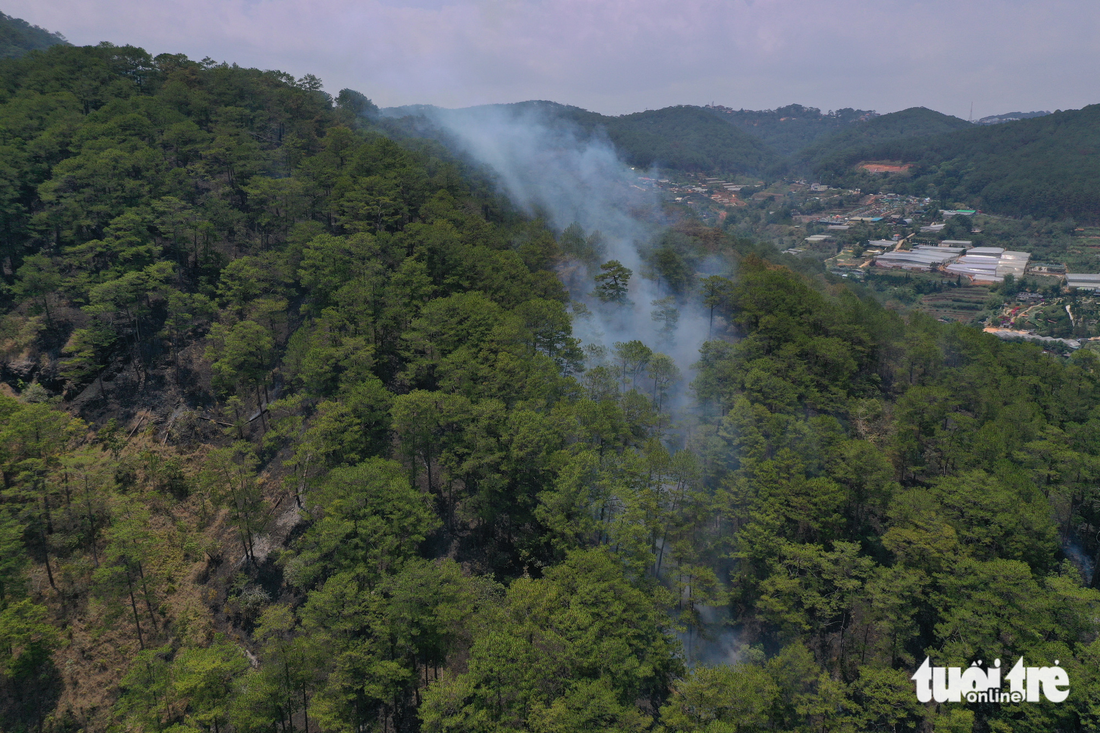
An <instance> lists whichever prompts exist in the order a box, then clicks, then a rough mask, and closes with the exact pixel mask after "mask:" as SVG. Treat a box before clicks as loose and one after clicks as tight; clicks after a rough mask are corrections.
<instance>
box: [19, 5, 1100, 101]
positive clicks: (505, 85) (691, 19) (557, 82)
mask: <svg viewBox="0 0 1100 733" xmlns="http://www.w3.org/2000/svg"><path fill="white" fill-rule="evenodd" d="M0 11H2V12H4V13H6V14H8V15H11V16H14V17H17V18H23V19H24V20H26V21H28V22H30V23H33V24H35V25H39V26H42V27H43V28H46V29H48V30H51V31H57V32H60V33H62V34H63V35H64V36H65V37H66V38H67V39H68V40H69V41H70V42H72V43H75V44H79V45H84V44H95V43H99V42H101V41H109V42H111V43H114V44H117V45H124V44H129V45H135V46H141V47H143V48H145V49H146V50H147V51H149V52H151V53H153V54H154V55H155V54H158V53H183V54H186V55H187V56H189V57H191V58H193V59H202V58H204V57H210V58H212V59H214V60H216V61H226V62H229V63H236V64H239V65H241V66H254V67H259V68H262V69H278V70H281V71H285V72H288V73H290V74H293V75H294V76H296V77H301V76H303V75H305V74H314V75H316V76H317V77H319V78H320V79H321V80H322V81H323V82H324V85H325V90H326V91H328V92H329V93H331V94H333V95H335V94H336V93H337V92H339V90H340V89H343V88H351V89H355V90H357V91H359V92H362V93H363V94H365V95H367V96H368V97H370V98H371V99H372V100H373V101H374V102H375V103H376V104H378V105H379V106H381V107H387V106H398V105H403V104H435V105H439V106H443V107H465V106H471V105H476V104H488V103H501V102H519V101H524V100H529V99H546V100H551V101H555V102H560V103H563V104H572V105H576V106H578V107H583V108H585V109H588V110H592V111H594V112H600V113H603V114H611V115H617V114H625V113H629V112H639V111H643V110H647V109H659V108H662V107H668V106H671V105H676V104H691V105H704V104H710V103H715V104H720V105H725V106H728V107H733V108H735V109H740V108H744V109H774V108H776V107H780V106H783V105H787V104H792V103H797V104H803V105H806V106H810V107H817V108H819V109H821V110H822V111H828V110H831V109H839V108H843V107H854V108H856V109H873V110H876V111H878V112H880V113H887V112H894V111H897V110H901V109H906V108H908V107H929V108H931V109H935V110H938V111H940V112H944V113H946V114H951V115H956V116H958V117H962V118H964V119H966V118H968V117H970V114H971V108H973V116H974V119H977V118H980V117H983V116H987V115H993V114H1001V113H1006V112H1014V111H1021V112H1029V111H1033V110H1050V111H1053V110H1056V109H1078V108H1080V107H1083V106H1085V105H1087V104H1092V103H1096V102H1100V88H1098V87H1100V75H1097V74H1096V70H1097V69H1100V43H1098V42H1097V41H1096V39H1097V38H1098V37H1100V2H1097V0H1043V2H1037V1H1036V0H829V1H828V2H820V1H818V2H814V1H813V0H676V1H675V2H669V1H666V0H601V1H598V2H596V1H591V0H408V1H405V0H0Z"/></svg>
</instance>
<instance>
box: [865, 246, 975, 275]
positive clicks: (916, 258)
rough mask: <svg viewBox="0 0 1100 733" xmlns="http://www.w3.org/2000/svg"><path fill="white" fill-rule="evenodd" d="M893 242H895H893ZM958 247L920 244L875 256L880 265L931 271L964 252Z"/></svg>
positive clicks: (876, 263)
mask: <svg viewBox="0 0 1100 733" xmlns="http://www.w3.org/2000/svg"><path fill="white" fill-rule="evenodd" d="M891 244H893V243H892V242H891ZM962 251H963V250H962V249H961V248H957V247H932V246H928V245H923V244H918V245H917V246H916V247H914V248H913V249H898V250H894V251H893V252H887V253H885V254H881V255H879V256H878V257H876V258H875V265H876V266H878V267H900V268H902V269H904V270H915V271H918V272H929V271H931V270H933V269H937V268H940V267H943V266H944V265H946V264H947V263H949V262H951V261H952V260H954V259H955V258H956V257H958V256H959V255H960V254H961V253H962Z"/></svg>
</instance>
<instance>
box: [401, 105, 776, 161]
mask: <svg viewBox="0 0 1100 733" xmlns="http://www.w3.org/2000/svg"><path fill="white" fill-rule="evenodd" d="M494 110H495V111H499V112H502V113H505V114H507V115H508V116H512V117H522V116H525V115H526V116H527V119H529V120H530V121H531V122H532V123H536V122H538V123H544V124H549V125H565V126H568V127H571V128H574V129H577V130H580V131H582V132H584V133H585V134H589V135H591V134H599V135H603V136H606V138H607V139H609V140H610V141H611V142H612V143H613V144H614V146H615V148H616V150H618V152H619V154H620V155H621V156H622V158H623V159H624V160H625V161H626V162H628V163H629V164H630V165H633V166H640V167H643V168H649V167H651V166H657V167H661V168H669V169H673V170H679V171H685V172H690V173H707V174H710V173H723V174H737V173H749V174H753V175H761V174H763V173H764V172H765V171H766V170H768V169H769V168H771V167H774V166H775V165H776V164H777V163H779V162H780V161H779V158H778V157H777V156H776V154H775V153H774V152H773V151H771V150H770V149H768V147H767V146H766V145H765V144H763V143H761V142H760V141H758V140H757V139H755V138H753V137H752V136H749V135H746V134H744V133H742V132H740V131H738V130H737V129H735V128H733V127H732V126H730V125H728V124H725V123H724V122H723V121H721V120H720V119H718V118H716V117H715V116H714V115H712V114H710V113H709V112H708V111H707V110H704V109H703V108H701V107H690V106H679V107H667V108H665V109H660V110H653V111H649V112H636V113H634V114H629V115H622V116H618V117H615V116H607V115H601V114H598V113H595V112H589V111H587V110H584V109H581V108H579V107H571V106H567V105H561V104H557V103H554V102H536V101H531V102H520V103H516V104H501V105H484V106H480V107H470V108H466V109H457V110H445V109H440V108H436V107H430V106H424V105H421V106H408V107H395V108H390V109H386V110H383V114H384V115H385V116H386V117H391V118H396V119H399V118H401V117H405V116H408V117H411V118H415V117H417V116H420V117H427V118H429V119H439V120H455V121H459V122H461V121H462V120H464V119H467V118H474V117H477V116H478V115H483V114H485V113H486V112H490V113H491V112H493V111H494ZM407 124H411V125H414V126H415V124H416V123H414V122H412V121H411V120H410V121H409V122H408V123H407ZM416 129H417V130H418V131H419V132H422V133H427V134H430V130H428V129H426V128H420V127H418V128H416Z"/></svg>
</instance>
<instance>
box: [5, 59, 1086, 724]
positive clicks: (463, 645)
mask: <svg viewBox="0 0 1100 733" xmlns="http://www.w3.org/2000/svg"><path fill="white" fill-rule="evenodd" d="M375 109H376V108H375V107H374V105H373V103H372V102H371V101H370V99H368V98H367V97H366V96H365V95H363V94H362V93H359V92H356V91H354V90H350V89H344V90H342V91H341V92H340V93H339V94H337V95H336V96H335V97H332V96H330V95H328V94H327V93H325V92H324V91H322V86H321V83H320V80H318V79H316V78H314V77H312V76H305V77H302V78H299V79H295V78H294V77H292V76H290V75H288V74H285V73H281V72H276V71H261V70H258V69H249V68H241V67H238V66H236V65H231V64H228V63H224V64H217V63H213V62H210V61H202V62H196V61H193V60H190V59H188V58H186V57H185V56H182V55H176V54H162V55H159V56H156V57H152V56H151V55H150V54H148V53H147V52H145V51H144V50H142V49H140V48H134V47H129V46H126V47H116V46H111V45H107V44H103V45H100V46H96V47H85V48H74V47H71V46H63V45H57V46H53V47H51V48H49V49H46V50H45V51H43V52H41V53H36V54H30V55H28V56H24V57H22V58H19V59H8V60H4V61H0V130H2V131H3V138H2V139H3V145H4V149H3V152H4V156H3V158H2V159H0V163H2V165H0V278H2V279H3V288H0V730H2V731H3V733H30V732H31V731H35V732H36V733H75V732H78V731H116V730H117V731H133V732H134V733H276V732H277V733H295V732H296V731H298V732H301V733H342V732H344V731H377V732H379V733H421V732H423V733H465V732H466V731H494V732H496V733H510V732H515V733H520V732H523V731H545V732H547V733H549V732H556V733H587V732H588V731H623V732H624V733H625V732H628V731H629V732H630V733H646V732H650V733H713V732H715V731H747V730H764V731H766V730H772V731H789V732H790V733H811V732H813V733H816V732H818V731H822V730H836V731H884V730H891V731H910V732H912V733H923V732H925V731H931V730H949V731H951V730H954V731H965V730H977V731H1011V730H1035V731H1075V732H1077V731H1080V732H1082V733H1083V732H1084V731H1092V730H1096V728H1097V722H1098V713H1097V710H1096V704H1095V703H1096V700H1097V699H1100V667H1098V665H1097V660H1098V659H1100V590H1097V588H1098V587H1100V565H1098V564H1097V563H1096V562H1095V561H1094V558H1100V488H1098V486H1100V482H1098V481H1097V478H1098V476H1100V469H1098V466H1097V461H1096V446H1097V440H1098V438H1100V424H1098V421H1097V418H1096V416H1097V415H1098V414H1100V358H1098V357H1097V356H1096V355H1095V353H1094V352H1092V351H1090V350H1088V349H1082V350H1080V351H1078V352H1076V353H1075V354H1074V355H1073V356H1072V357H1070V358H1065V359H1063V358H1061V357H1056V356H1053V355H1051V354H1046V353H1043V352H1042V351H1040V350H1039V349H1038V348H1037V347H1035V346H1031V345H1024V344H1013V343H1003V342H1000V341H998V340H997V339H995V338H993V337H990V336H988V335H986V334H983V333H981V332H980V331H977V330H975V329H969V328H966V327H962V326H959V325H951V326H948V325H944V324H941V323H939V322H936V321H934V320H932V319H930V318H928V317H924V316H921V315H919V314H918V315H914V316H912V317H911V318H909V319H904V318H902V317H901V316H900V315H899V314H898V313H896V312H893V311H889V310H886V309H884V308H882V307H880V306H878V305H877V304H876V303H875V302H874V301H873V300H871V299H867V298H864V297H862V295H861V293H860V292H858V291H856V290H853V289H850V288H849V287H848V286H846V285H845V284H844V283H842V282H840V281H838V280H836V279H831V278H828V277H826V276H823V275H821V274H819V273H815V272H814V271H813V270H812V269H811V268H808V267H807V268H806V272H807V273H809V274H800V273H799V272H796V271H794V270H792V269H791V267H805V265H806V263H805V261H802V260H798V259H796V258H791V257H787V256H785V255H780V254H778V253H776V252H775V251H774V250H771V249H770V248H768V247H766V246H763V245H760V244H759V243H756V242H753V241H751V240H748V239H744V238H735V237H732V236H730V235H729V234H728V233H725V232H723V231H722V230H720V229H715V228H710V227H706V226H703V225H701V224H700V223H699V222H698V221H696V220H693V219H691V218H690V217H688V216H686V215H682V216H681V217H680V218H678V219H674V218H673V217H672V216H671V215H668V216H666V214H667V211H666V210H664V209H661V208H660V207H659V205H658V206H657V208H656V209H655V210H650V211H645V212H641V213H639V214H635V213H633V212H631V211H629V208H630V207H627V206H621V205H620V203H621V200H620V199H619V198H617V197H616V196H615V195H613V194H614V192H612V193H611V194H609V193H608V192H607V191H605V190H604V189H605V188H606V187H600V186H584V185H582V184H583V183H584V182H583V181H580V180H578V177H579V173H578V172H584V171H587V170H588V168H584V167H582V166H579V165H578V166H570V165H566V166H560V167H558V168H555V167H553V165H549V164H552V163H555V162H556V161H560V160H563V159H568V162H570V163H573V162H578V161H579V162H580V163H585V162H591V159H590V158H588V157H586V155H587V154H588V153H589V152H591V150H590V148H587V147H584V145H583V144H580V145H579V144H578V141H577V140H571V139H570V136H569V135H557V136H547V140H546V144H547V148H546V149H540V150H539V151H538V152H539V153H540V154H541V155H536V156H534V157H533V158H531V159H532V160H535V161H536V163H542V162H545V163H547V164H548V165H545V166H541V167H538V168H537V169H536V170H535V171H533V172H528V174H529V176H528V177H529V178H534V179H539V180H542V179H547V178H550V177H551V176H554V175H559V174H560V172H561V171H564V172H565V176H564V177H563V178H561V179H560V180H554V181H544V182H545V183H546V184H547V187H548V188H550V189H552V192H553V193H554V194H555V195H561V196H562V197H565V196H566V194H573V195H574V198H572V199H570V200H571V201H576V202H577V208H578V209H583V210H584V212H585V213H588V214H590V215H592V216H593V217H595V218H597V219H598V218H599V217H600V216H603V217H605V218H603V219H602V220H599V221H597V222H596V223H598V224H599V227H588V228H587V229H586V228H585V227H583V226H581V225H580V224H579V223H577V224H571V225H568V226H566V227H561V228H555V229H551V228H549V227H548V226H547V225H546V224H545V222H544V221H543V220H542V219H540V218H535V217H528V216H525V215H523V214H522V213H521V210H522V207H521V206H520V205H519V203H518V202H515V201H510V200H507V199H505V198H504V197H503V196H502V195H501V193H500V191H497V190H494V189H492V188H490V187H489V183H488V181H489V180H491V177H490V176H483V175H482V174H483V173H484V172H485V171H486V170H488V171H490V172H492V171H496V172H498V173H499V172H500V171H501V170H502V166H505V165H506V164H510V163H512V162H514V161H513V159H512V158H511V156H508V155H499V153H501V150H498V149H495V148H494V149H491V150H490V151H489V152H491V153H497V154H498V155H497V156H496V158H497V159H496V160H495V161H494V160H489V159H488V158H487V157H484V156H483V158H482V159H481V160H480V161H471V162H474V163H476V162H480V163H481V164H482V165H481V167H475V166H473V165H470V166H469V167H466V165H467V161H466V160H460V159H458V158H457V157H456V154H454V153H452V152H450V151H448V150H447V149H446V148H444V147H443V146H442V145H440V144H439V143H438V142H437V141H436V140H435V139H434V138H432V139H426V138H418V137H416V136H415V135H414V133H415V131H416V129H417V128H416V126H415V125H411V124H410V125H404V126H397V125H395V126H394V127H387V126H386V125H389V124H390V122H391V121H386V120H381V121H379V120H376V114H375ZM581 112H583V111H580V112H578V111H572V112H569V113H570V114H574V115H577V116H578V119H579V121H578V122H577V124H582V122H583V115H582V114H581ZM706 113H707V114H711V113H710V112H706ZM585 114H587V113H585ZM694 115H695V112H683V111H680V112H675V113H669V114H667V115H661V114H658V115H652V116H648V117H642V118H640V121H639V120H629V121H628V123H629V125H636V127H637V129H642V130H644V129H646V125H647V124H650V123H652V125H653V127H654V128H655V129H658V128H661V127H662V126H665V125H669V126H670V128H675V127H676V126H677V125H678V124H680V123H679V122H678V121H682V120H693V119H695V117H694ZM712 117H713V115H712ZM1055 117H1057V115H1056V116H1055ZM718 122H721V121H720V120H718ZM425 124H427V123H425ZM699 124H700V125H704V124H709V123H702V122H701V123H699ZM1002 127H1009V125H1004V126H1002ZM389 131H395V132H399V133H400V135H397V136H395V137H394V136H390V135H389V134H387V133H388V132H389ZM436 132H438V130H436ZM490 132H493V131H492V130H490ZM522 132H524V130H522V129H521V130H519V133H522ZM433 134H434V133H433ZM608 134H609V135H610V134H611V133H610V131H609V132H608ZM662 134H666V133H662ZM667 135H668V136H669V137H673V133H671V132H669V133H667ZM488 137H491V135H490V136H488ZM641 139H642V136H641V134H640V136H639V140H641ZM582 142H583V141H582ZM639 144H641V143H639ZM595 152H597V153H599V155H598V156H596V157H597V160H595V163H596V164H598V165H593V166H590V168H605V169H609V170H610V171H611V172H612V173H613V174H619V173H624V172H625V171H627V170H628V169H627V168H625V166H624V164H623V163H621V162H619V161H616V160H613V159H612V158H611V156H608V155H606V154H605V153H606V149H605V147H601V148H600V149H599V150H597V151H595ZM571 156H572V157H571ZM494 166H496V167H494ZM471 171H475V173H476V177H473V176H471ZM573 173H578V175H572V174H573ZM500 177H503V176H500ZM631 180H636V178H632V179H631ZM524 182H526V181H524ZM628 188H629V186H628ZM563 192H564V193H563ZM593 212H595V213H593ZM624 212H625V213H624ZM630 217H634V218H633V219H631V218H630ZM624 218H625V219H629V221H627V222H626V223H625V224H623V219H624ZM670 220H671V221H673V223H672V225H668V224H667V222H668V221H670ZM654 222H658V223H654ZM613 253H619V254H618V255H616V256H619V257H621V258H622V260H620V259H611V257H612V254H613ZM630 258H633V259H630ZM624 261H625V262H624ZM788 265H790V266H788ZM632 268H633V269H632ZM582 338H584V339H585V341H583V342H582V341H581V339H582ZM696 346H698V348H696ZM926 657H931V658H932V659H933V661H934V662H935V663H936V664H938V665H953V666H962V667H967V666H968V665H969V664H970V662H971V661H973V660H979V659H981V660H990V659H1001V660H1007V664H1006V665H1005V666H1006V667H1007V666H1009V665H1011V664H1012V663H1013V660H1015V659H1018V658H1020V657H1024V658H1026V660H1027V663H1028V665H1035V666H1037V667H1038V666H1046V667H1049V666H1050V665H1054V664H1057V665H1058V666H1059V667H1060V668H1061V669H1062V670H1064V673H1065V674H1066V675H1067V676H1068V679H1069V680H1070V683H1069V691H1068V697H1067V698H1066V699H1065V700H1064V701H1062V702H1059V703H1057V704H1054V703H1050V704H1047V703H1042V704H1034V703H1019V704H1003V705H998V704H977V705H973V706H965V705H962V704H934V703H928V704H922V703H920V702H919V701H918V700H917V697H916V695H915V694H914V684H913V681H912V676H913V674H914V672H915V671H916V670H917V669H919V666H920V664H921V662H922V660H924V659H925V658H926ZM1055 660H1057V662H1056V661H1055ZM969 674H971V675H973V674H974V673H973V672H971V673H969ZM1059 684H1060V683H1059ZM1062 687H1064V685H1062ZM1047 692H1051V690H1047ZM1044 694H1045V693H1044Z"/></svg>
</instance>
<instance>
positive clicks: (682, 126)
mask: <svg viewBox="0 0 1100 733" xmlns="http://www.w3.org/2000/svg"><path fill="white" fill-rule="evenodd" d="M486 109H490V110H491V109H500V110H507V111H508V112H509V113H521V114H529V115H531V116H532V117H531V119H538V120H541V121H542V122H543V123H545V124H550V125H561V126H563V127H568V128H574V129H578V130H581V131H584V132H585V133H589V134H602V135H605V136H606V137H607V138H608V139H609V140H611V141H612V142H613V143H614V145H615V147H616V149H617V150H618V152H619V154H620V155H621V156H622V158H623V159H624V160H626V161H628V162H629V163H630V164H631V165H635V166H642V167H649V166H659V167H662V168H667V169H673V170H680V171H685V172H690V173H696V174H707V175H733V176H736V175H746V176H753V177H759V178H764V179H766V180H769V181H770V180H774V179H776V178H783V177H800V178H806V177H814V178H821V179H822V180H826V181H827V182H829V183H831V184H834V185H837V186H844V187H847V188H867V189H869V190H880V189H883V190H890V191H894V192H897V193H911V194H913V195H915V196H922V197H924V196H931V197H934V198H937V199H941V200H952V201H965V202H969V203H970V204H971V205H973V206H978V207H981V208H983V209H986V210H988V211H991V212H995V213H1001V214H1006V215H1009V216H1025V215H1030V216H1034V217H1045V218H1050V219H1059V220H1064V219H1076V220H1078V221H1081V222H1089V223H1093V222H1096V221H1100V219H1098V217H1100V167H1098V166H1095V165H1092V163H1093V162H1094V160H1095V154H1096V151H1097V150H1100V132H1098V130H1100V127H1098V126H1097V124H1096V121H1097V120H1096V117H1097V112H1096V110H1095V109H1094V108H1093V107H1086V108H1085V109H1082V110H1077V111H1070V112H1060V113H1057V114H1054V115H1046V116H1042V117H1036V118H1031V119H1025V120H1016V121H1012V122H1006V123H1003V124H999V125H972V124H970V123H968V122H966V121H965V120H962V119H959V118H957V117H951V116H949V115H944V114H941V113H939V112H935V111H933V110H929V109H925V108H923V107H916V108H912V109H907V110H903V111H901V112H894V113H891V114H885V115H875V114H873V113H867V112H861V111H859V110H839V111H837V112H834V113H831V114H822V113H821V112H820V111H819V110H816V109H813V108H806V107H801V106H799V105H789V106H788V107H783V108H780V109H779V110H774V111H765V112H750V111H745V110H740V111H734V110H728V109H725V108H709V109H708V108H702V107H691V106H678V107H668V108H665V109H661V110H655V111H647V112H638V113H635V114H630V115H622V116H618V117H614V116H605V115H600V114H596V113H593V112H589V111H587V110H583V109H580V108H578V107H570V106H566V105H560V104H556V103H553V102H524V103H519V104H511V105H489V106H486V107H474V108H470V109H468V110H442V109H439V108H434V107H430V106H411V107H401V108H393V109H390V110H385V111H384V114H386V115H387V116H390V117H402V116H406V117H408V118H409V119H412V118H413V117H415V116H418V115H420V116H423V115H427V116H428V117H432V118H435V119H439V118H447V117H450V118H453V119H461V118H462V116H463V115H468V114H479V113H480V112H482V111H484V110H486ZM406 124H408V122H406ZM413 129H415V130H417V131H418V134H429V132H430V131H429V130H428V129H427V128H425V127H419V128H417V127H416V126H415V125H414V127H413ZM868 161H881V162H893V163H902V164H910V166H911V167H910V169H909V172H908V173H907V174H906V175H903V176H888V177H885V178H884V177H883V176H881V175H878V176H875V175H871V174H868V173H866V172H865V171H862V170H860V169H859V168H858V164H859V163H861V162H868Z"/></svg>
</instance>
